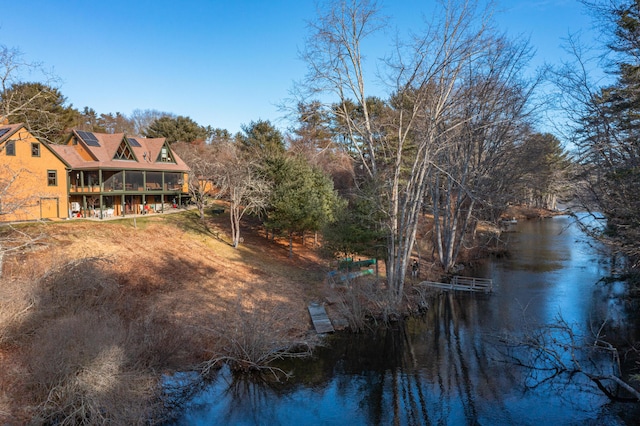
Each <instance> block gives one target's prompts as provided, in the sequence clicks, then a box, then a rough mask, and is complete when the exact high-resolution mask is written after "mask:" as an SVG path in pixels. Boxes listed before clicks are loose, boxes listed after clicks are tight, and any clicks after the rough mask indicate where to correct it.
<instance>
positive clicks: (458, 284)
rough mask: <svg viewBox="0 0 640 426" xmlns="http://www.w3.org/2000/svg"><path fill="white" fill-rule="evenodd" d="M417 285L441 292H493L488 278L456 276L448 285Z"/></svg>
mask: <svg viewBox="0 0 640 426" xmlns="http://www.w3.org/2000/svg"><path fill="white" fill-rule="evenodd" d="M419 285H421V286H425V287H432V288H439V289H441V290H457V291H481V292H484V293H491V292H492V291H493V280H492V279H490V278H474V277H461V276H458V275H455V276H453V277H452V278H451V282H450V283H438V282H433V281H422V282H421V283H420V284H419Z"/></svg>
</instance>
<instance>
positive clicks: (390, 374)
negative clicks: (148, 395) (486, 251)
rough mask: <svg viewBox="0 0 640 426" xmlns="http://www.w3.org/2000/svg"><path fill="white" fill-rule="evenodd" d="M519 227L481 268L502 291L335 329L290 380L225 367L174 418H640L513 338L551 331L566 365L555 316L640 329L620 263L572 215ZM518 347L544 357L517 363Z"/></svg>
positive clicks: (609, 328) (619, 331) (584, 325)
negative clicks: (377, 325)
mask: <svg viewBox="0 0 640 426" xmlns="http://www.w3.org/2000/svg"><path fill="white" fill-rule="evenodd" d="M514 230H515V232H513V233H508V234H505V237H507V238H508V239H509V248H510V253H511V255H510V256H509V257H506V258H502V259H493V260H490V261H488V262H486V264H483V265H482V266H481V267H479V268H478V270H476V271H474V272H473V273H474V275H477V276H484V277H490V278H492V279H493V280H494V291H493V293H492V294H489V295H484V294H463V293H458V294H453V293H442V294H440V295H439V296H437V297H436V298H435V299H434V300H433V302H432V304H431V306H430V307H429V309H428V311H427V312H426V314H425V315H424V317H421V318H412V319H410V320H408V321H405V322H403V323H399V324H396V325H395V326H393V327H389V328H381V329H378V330H376V331H375V332H371V333H363V334H358V335H353V334H348V333H337V334H335V335H332V336H330V337H329V338H328V342H327V343H328V344H327V346H326V347H323V348H320V349H318V350H317V351H316V352H315V355H314V357H313V359H312V360H308V359H307V360H296V361H295V362H289V363H287V364H283V365H282V367H283V368H286V369H287V370H289V371H291V372H292V373H293V375H294V377H293V379H291V380H289V381H286V382H282V383H277V382H275V381H273V380H269V378H266V379H265V380H264V381H256V380H255V379H248V378H243V377H234V376H233V375H232V374H230V373H229V371H228V370H227V369H222V370H221V371H220V372H219V373H218V375H217V377H216V378H215V380H213V381H212V382H211V383H210V384H208V385H207V386H206V387H205V388H203V389H202V390H201V391H199V392H198V393H197V394H196V395H194V396H193V398H192V399H191V401H190V403H189V404H188V405H187V408H186V409H185V410H184V412H182V413H181V415H180V418H179V419H178V420H177V422H176V423H175V424H176V425H209V424H218V425H350V426H356V425H393V424H398V425H431V424H433V425H547V424H548V425H578V424H580V425H582V424H593V425H622V424H636V423H635V422H636V421H638V419H640V409H639V406H640V404H637V403H636V404H629V403H626V404H624V403H612V402H610V401H609V400H608V399H607V398H606V397H605V396H604V395H603V393H602V392H601V391H600V390H598V388H597V387H596V386H595V385H594V384H593V383H592V382H590V381H589V380H587V379H586V377H585V376H584V375H581V374H574V375H566V374H558V375H556V374H555V373H556V370H553V369H551V370H548V369H545V368H546V367H549V366H551V364H550V363H549V362H547V359H545V358H543V357H540V356H538V357H535V355H540V354H542V352H540V353H539V352H536V351H534V350H532V349H531V348H530V347H528V348H527V349H523V348H522V347H519V346H514V345H513V344H515V343H520V342H522V341H524V340H526V339H527V338H530V337H532V336H538V339H537V340H536V341H535V342H539V341H540V339H543V338H545V339H549V340H546V343H545V345H546V346H545V348H548V349H550V350H552V351H553V352H552V353H553V354H556V355H558V356H559V359H560V360H561V361H562V362H565V363H568V362H569V361H570V356H571V354H572V353H571V352H568V351H563V350H560V349H557V348H558V346H554V345H557V344H562V343H564V344H566V343H567V340H566V339H565V338H566V336H567V334H566V333H563V332H562V331H563V330H561V329H558V328H556V329H554V330H552V331H550V332H549V333H543V331H545V330H547V328H546V326H547V325H558V324H560V323H562V324H565V325H566V326H567V328H566V330H571V332H572V333H573V336H574V337H575V342H576V343H582V342H583V340H582V338H581V336H585V337H587V338H588V337H589V336H592V335H593V334H592V331H593V330H596V331H597V330H602V332H603V333H604V332H606V333H607V338H609V339H611V340H614V341H624V340H628V339H636V340H638V338H640V336H638V330H639V329H640V324H638V318H637V316H638V315H637V314H636V315H635V316H633V314H632V313H630V311H631V310H632V309H631V308H630V306H629V304H628V303H627V301H626V299H625V298H624V295H625V290H626V289H625V283H623V282H612V283H607V284H605V283H603V282H601V281H600V280H601V278H603V277H607V276H609V275H610V273H611V267H612V266H611V262H610V258H609V256H607V254H606V253H605V252H603V251H601V250H599V248H598V247H597V245H594V244H593V242H592V241H589V239H588V238H586V237H584V236H583V235H582V234H581V233H580V232H579V230H578V229H577V227H576V226H575V224H573V223H572V219H571V218H570V217H567V216H559V217H555V218H552V219H545V220H542V221H525V222H521V223H519V224H518V225H516V227H515V229H514ZM603 322H604V324H605V326H604V327H600V326H601V325H602V324H603ZM553 339H555V340H553ZM563 339H565V340H563ZM560 347H561V346H560ZM546 353H547V354H548V353H549V351H547V352H546ZM573 354H574V355H575V356H576V357H577V359H579V360H580V361H581V365H583V366H585V368H586V367H588V368H603V369H604V370H605V371H608V370H610V369H612V368H614V364H613V363H612V362H611V360H610V358H609V357H602V356H600V357H597V356H596V357H594V356H593V354H587V353H586V352H585V351H577V352H576V353H573ZM588 355H592V356H588ZM514 357H517V359H520V360H523V361H524V362H525V363H529V364H532V365H533V366H535V367H537V368H536V369H530V368H527V367H524V366H519V365H516V362H515V359H514Z"/></svg>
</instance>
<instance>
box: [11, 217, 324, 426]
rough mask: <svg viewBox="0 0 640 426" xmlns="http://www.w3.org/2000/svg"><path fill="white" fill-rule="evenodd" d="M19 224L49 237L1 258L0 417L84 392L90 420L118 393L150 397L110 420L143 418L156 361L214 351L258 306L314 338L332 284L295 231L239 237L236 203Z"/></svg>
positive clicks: (169, 367) (22, 415)
mask: <svg viewBox="0 0 640 426" xmlns="http://www.w3.org/2000/svg"><path fill="white" fill-rule="evenodd" d="M134 225H135V226H134ZM21 229H22V230H23V231H25V232H28V233H31V234H34V235H35V234H39V233H43V234H44V236H45V237H44V238H43V239H42V240H41V241H40V242H39V243H38V244H37V246H35V247H33V248H32V249H31V250H28V251H25V252H21V253H18V254H16V255H12V256H7V258H6V259H5V265H4V276H3V278H2V286H1V288H0V362H1V363H2V367H3V368H2V369H1V370H0V423H3V424H13V423H18V424H19V423H22V422H29V421H34V419H36V421H38V420H42V421H47V422H60V421H61V419H62V418H63V417H61V416H69V414H68V413H69V412H71V413H75V411H74V410H77V409H78V406H80V407H81V408H82V409H85V408H86V407H89V408H93V409H94V414H93V416H94V417H93V418H91V417H89V422H91V423H93V422H94V421H97V420H100V419H96V418H95V416H96V414H95V413H96V412H97V413H103V412H105V410H107V411H108V407H120V406H122V405H123V400H122V399H120V398H126V399H128V400H133V401H134V402H133V404H132V407H130V408H131V410H133V409H134V408H135V407H140V406H142V407H146V408H145V409H144V410H141V411H140V410H139V412H135V413H132V412H127V413H124V412H123V413H120V414H118V416H117V417H111V418H107V419H106V420H107V421H116V422H117V421H118V420H120V421H121V420H122V419H125V420H126V421H127V422H132V423H144V421H145V419H147V418H148V417H150V416H152V415H153V414H150V413H153V410H154V407H153V404H152V403H150V402H149V401H151V400H153V398H154V394H153V388H154V386H153V385H152V383H153V382H154V380H156V379H157V377H158V376H159V374H161V373H170V372H172V371H176V370H182V369H188V368H191V367H193V366H195V365H197V364H198V363H200V362H202V361H205V360H207V359H209V358H210V357H212V356H214V354H215V353H217V352H219V351H220V349H221V348H220V347H218V342H219V340H220V339H219V336H220V335H219V333H221V332H222V330H225V329H232V328H234V327H238V325H239V324H240V323H241V322H242V321H243V318H246V317H248V316H252V317H253V318H254V319H255V318H258V319H259V321H260V322H261V323H263V324H268V325H269V326H270V327H271V326H272V327H273V328H277V329H278V330H276V331H277V333H280V335H286V336H288V337H289V338H291V339H292V340H295V339H300V340H304V339H307V338H309V339H311V338H313V333H310V321H309V316H308V312H307V304H308V303H309V302H310V301H313V300H321V299H322V298H323V297H324V296H325V291H326V288H325V285H324V284H323V277H324V275H325V272H326V267H327V266H328V263H327V262H326V261H323V260H322V259H320V258H319V257H318V255H317V254H316V252H315V251H314V250H313V248H312V247H303V246H302V245H301V243H300V241H298V242H297V244H296V246H295V247H294V256H293V258H291V259H290V258H289V257H288V246H287V241H278V240H277V239H276V241H268V240H267V239H266V238H265V237H264V235H262V234H261V232H260V230H259V229H258V228H251V227H250V226H249V227H247V228H246V229H244V230H243V235H242V236H243V238H244V242H243V243H242V244H241V245H240V247H239V248H238V249H233V248H232V247H231V246H230V245H229V243H228V241H229V240H230V239H229V238H228V237H227V236H228V235H229V234H228V217H227V216H226V215H219V216H211V217H207V220H206V222H205V223H202V222H201V221H200V220H199V218H198V217H197V215H196V214H195V212H193V211H190V212H182V213H176V214H170V215H169V214H165V215H162V214H158V215H151V216H148V217H138V218H136V219H135V222H134V219H133V218H128V219H120V220H109V221H88V220H87V221H85V220H72V221H64V222H55V223H46V224H30V225H23V226H21ZM311 245H312V243H311V242H309V243H308V246H311ZM260 318H263V319H260ZM60 382H65V383H66V382H73V383H72V384H71V385H69V386H68V387H69V389H67V388H63V387H62V386H61V385H60ZM123 385H125V388H126V390H123ZM70 389H71V390H70ZM75 394H82V395H83V396H82V400H80V401H78V400H77V398H78V397H77V395H75ZM156 396H157V395H156ZM144 400H146V401H147V402H146V403H144V404H143V403H141V402H140V401H144ZM134 406H135V407H134ZM114 409H115V408H114ZM131 410H130V411H131ZM60 413H62V414H60ZM74 415H76V418H75V420H71V421H70V422H71V423H73V422H76V423H77V422H80V421H86V419H84V418H79V417H77V414H74ZM99 415H101V414H99Z"/></svg>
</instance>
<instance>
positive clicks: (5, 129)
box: [0, 127, 11, 138]
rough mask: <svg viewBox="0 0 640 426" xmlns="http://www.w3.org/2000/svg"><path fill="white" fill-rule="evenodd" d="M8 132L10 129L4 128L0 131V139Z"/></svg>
mask: <svg viewBox="0 0 640 426" xmlns="http://www.w3.org/2000/svg"><path fill="white" fill-rule="evenodd" d="M9 130H11V127H5V128H4V129H0V138H1V137H3V136H4V134H5V133H7V132H8V131H9Z"/></svg>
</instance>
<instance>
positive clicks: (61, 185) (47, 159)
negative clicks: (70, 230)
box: [0, 127, 68, 222]
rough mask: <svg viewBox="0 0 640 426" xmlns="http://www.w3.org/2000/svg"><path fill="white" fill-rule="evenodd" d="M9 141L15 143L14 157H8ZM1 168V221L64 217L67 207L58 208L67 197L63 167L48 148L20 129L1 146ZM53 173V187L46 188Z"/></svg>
mask: <svg viewBox="0 0 640 426" xmlns="http://www.w3.org/2000/svg"><path fill="white" fill-rule="evenodd" d="M9 141H13V143H14V144H15V155H7V152H6V149H5V148H6V145H7V143H8V142H9ZM35 144H37V146H38V155H35V156H34V155H33V147H34V145H35ZM0 166H1V167H0V183H1V188H0V197H1V199H0V222H14V221H26V220H40V219H56V218H62V217H67V215H68V213H67V211H66V208H61V207H62V206H65V205H66V204H67V197H68V195H67V173H66V167H65V164H64V162H63V161H61V160H60V158H58V157H57V156H56V155H55V154H54V153H53V151H52V150H51V149H50V148H49V145H47V144H46V143H43V142H40V141H38V140H37V139H36V138H35V137H34V136H33V135H31V133H29V132H28V131H27V130H26V129H25V128H24V127H20V128H18V130H17V131H15V132H14V133H13V134H11V135H10V136H8V137H6V138H5V139H4V140H3V141H2V142H1V143H0ZM52 172H55V175H56V178H57V179H56V182H55V185H49V173H52Z"/></svg>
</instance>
